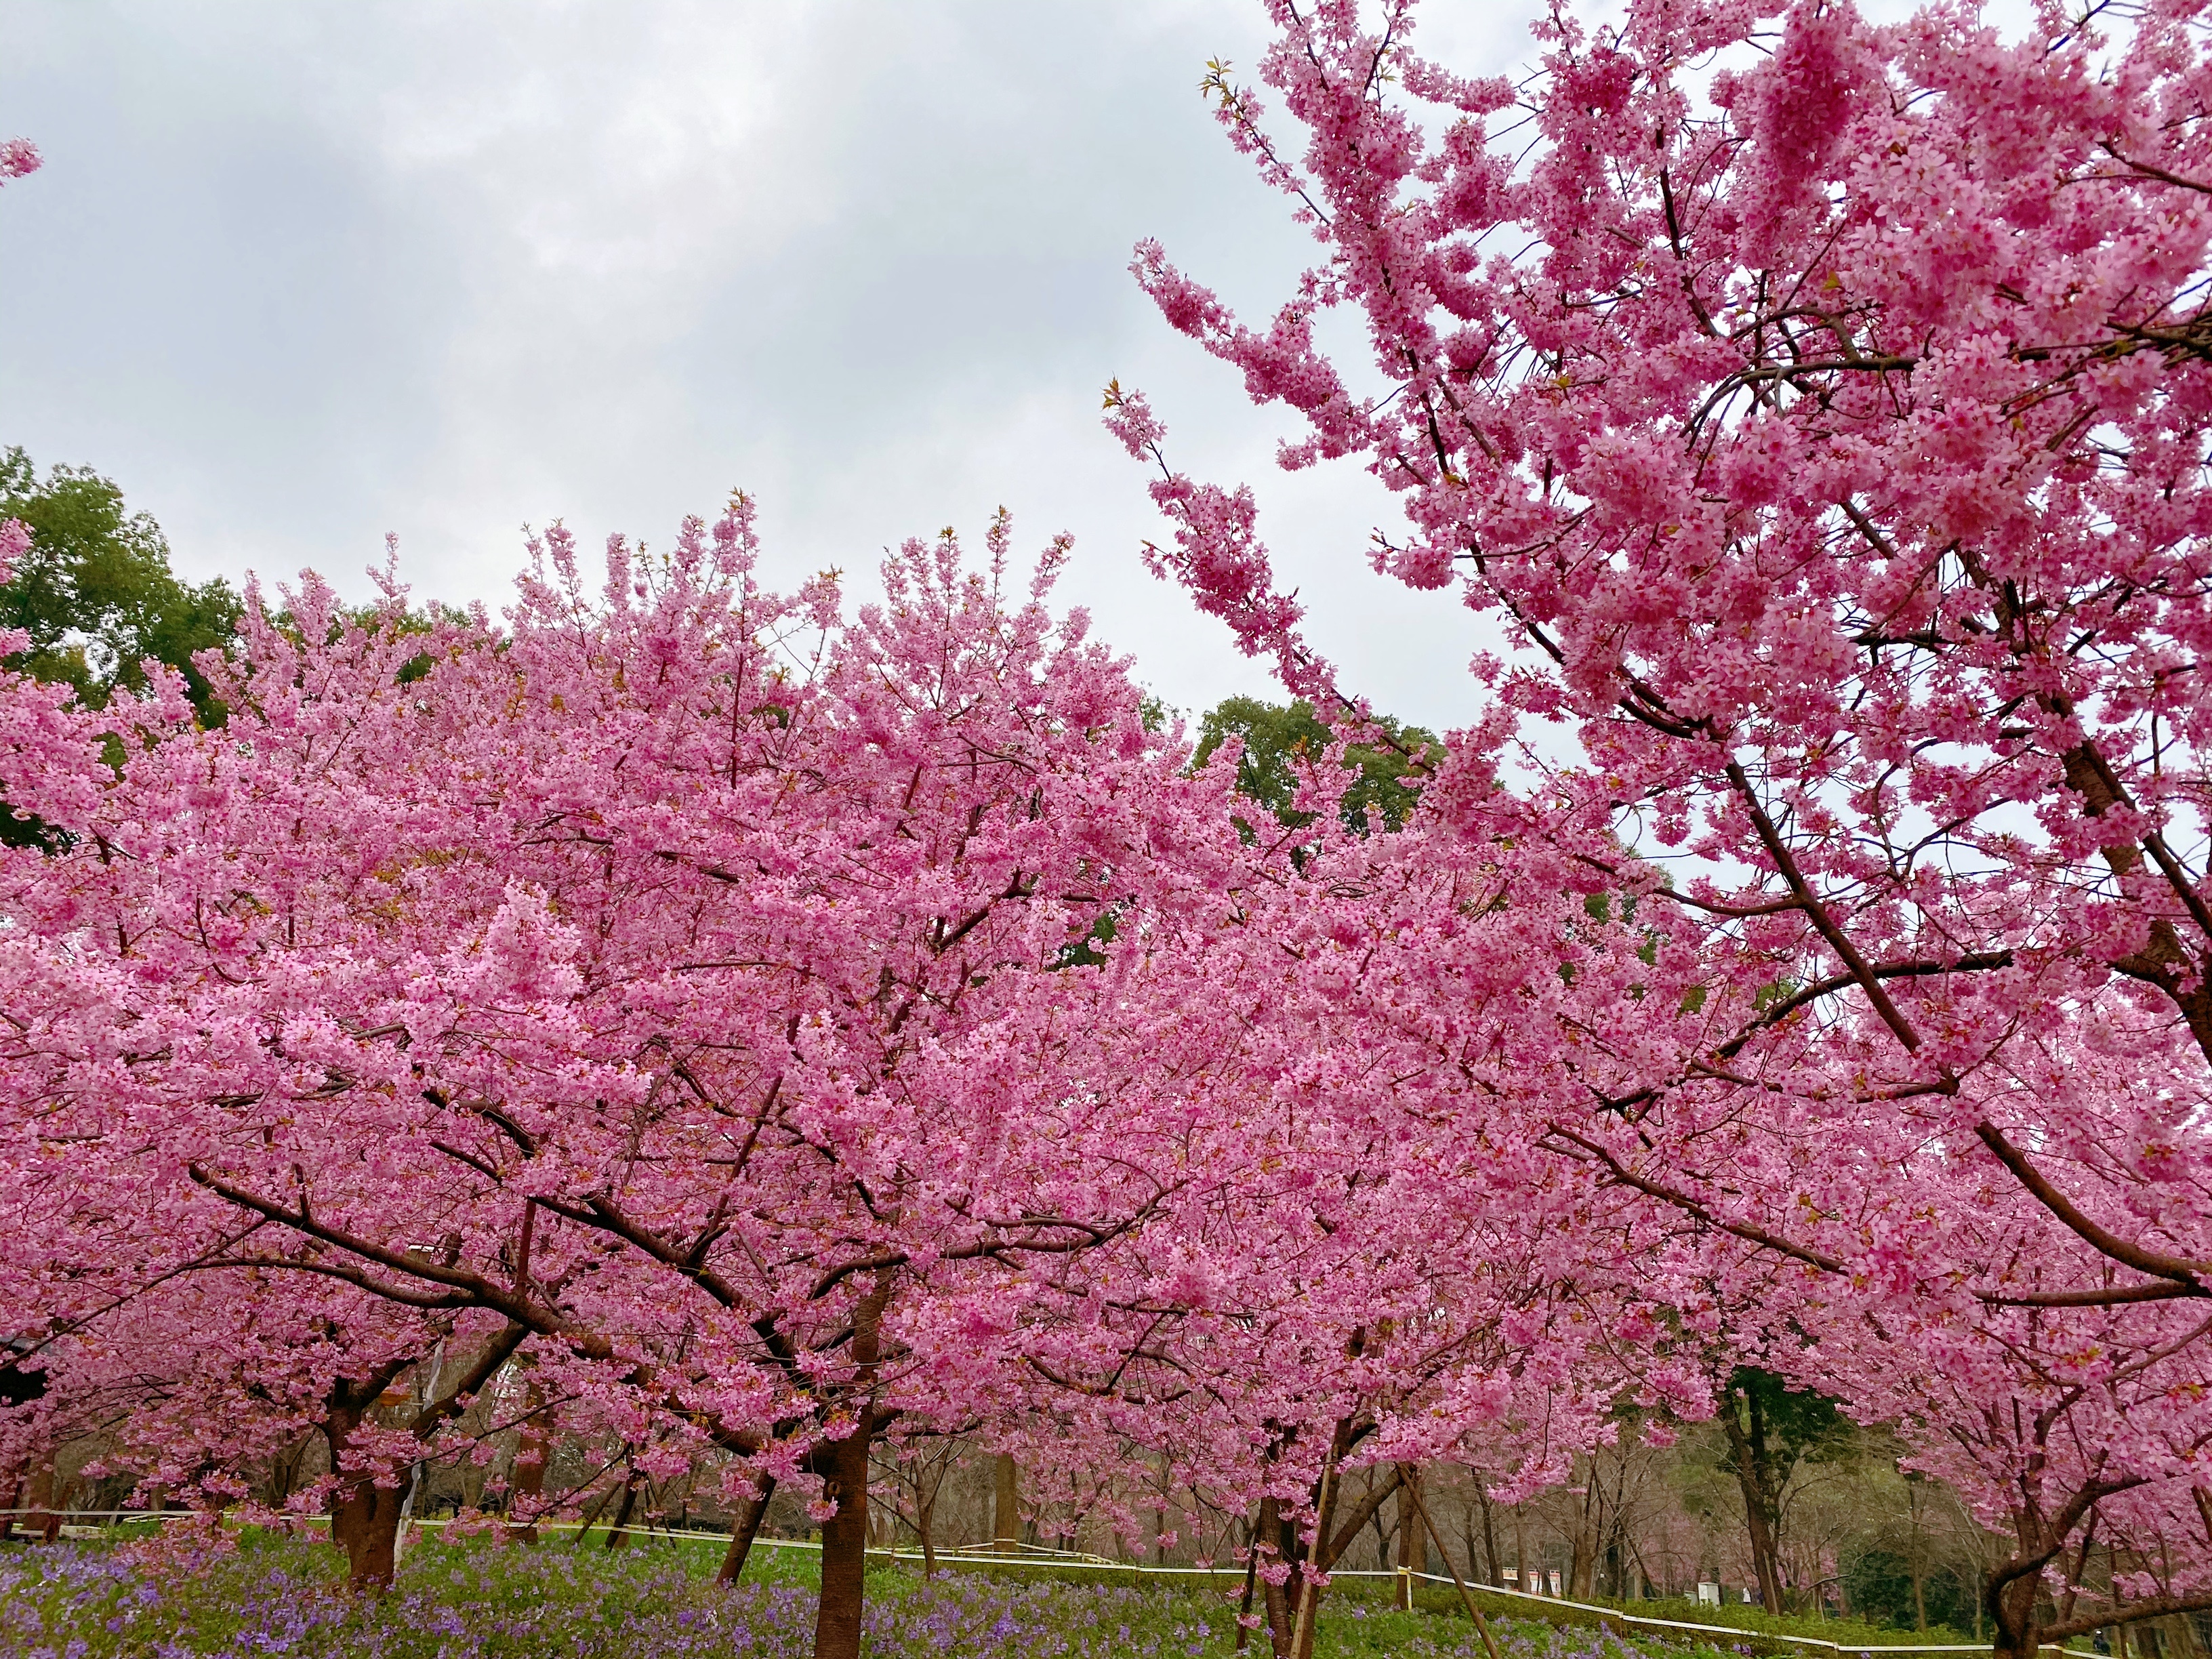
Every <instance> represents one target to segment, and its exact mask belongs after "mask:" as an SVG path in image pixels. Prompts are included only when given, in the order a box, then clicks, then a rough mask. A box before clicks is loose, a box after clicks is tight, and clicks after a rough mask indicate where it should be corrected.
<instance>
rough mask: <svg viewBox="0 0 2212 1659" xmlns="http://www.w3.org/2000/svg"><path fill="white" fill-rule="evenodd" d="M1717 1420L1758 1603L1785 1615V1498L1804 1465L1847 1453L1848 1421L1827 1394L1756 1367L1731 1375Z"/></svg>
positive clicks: (1724, 1459)
mask: <svg viewBox="0 0 2212 1659" xmlns="http://www.w3.org/2000/svg"><path fill="white" fill-rule="evenodd" d="M1720 1422H1721V1430H1722V1432H1723V1434H1725V1435H1726V1436H1727V1437H1728V1452H1727V1455H1726V1456H1725V1457H1724V1458H1723V1460H1722V1468H1724V1469H1726V1470H1727V1471H1728V1472H1729V1474H1733V1475H1735V1478H1736V1484H1737V1486H1738V1487H1739V1488H1740V1489H1741V1492H1742V1493H1743V1509H1744V1522H1745V1526H1746V1528H1747V1531H1748V1532H1749V1534H1750V1541H1751V1557H1752V1561H1753V1565H1754V1566H1755V1568H1756V1569H1757V1571H1758V1574H1759V1600H1760V1601H1762V1602H1763V1603H1764V1604H1765V1607H1766V1610H1767V1611H1768V1612H1769V1613H1783V1612H1786V1611H1788V1609H1787V1608H1786V1607H1784V1605H1783V1593H1782V1570H1781V1559H1780V1545H1781V1538H1780V1534H1781V1530H1782V1498H1783V1493H1784V1491H1785V1490H1786V1489H1787V1488H1788V1486H1789V1485H1790V1477H1791V1476H1792V1475H1794V1474H1796V1472H1797V1466H1798V1464H1799V1463H1800V1462H1820V1461H1822V1460H1824V1459H1828V1458H1833V1457H1838V1456H1841V1455H1845V1454H1846V1453H1847V1452H1848V1451H1849V1450H1850V1445H1851V1434H1852V1429H1851V1423H1850V1419H1848V1418H1846V1417H1844V1415H1843V1414H1842V1413H1840V1412H1838V1410H1837V1409H1836V1401H1833V1400H1832V1399H1830V1398H1829V1397H1828V1396H1827V1395H1824V1394H1814V1393H1811V1392H1809V1391H1808V1390H1803V1389H1793V1388H1791V1387H1790V1384H1789V1383H1787V1382H1785V1381H1784V1379H1783V1378H1781V1377H1779V1376H1776V1375H1775V1374H1774V1373H1773V1372H1772V1371H1768V1370H1760V1369H1759V1367H1758V1366H1756V1365H1739V1366H1737V1367H1736V1368H1735V1370H1734V1371H1733V1372H1731V1373H1730V1374H1729V1380H1728V1393H1727V1396H1726V1398H1725V1399H1724V1400H1723V1401H1722V1402H1721V1410H1720Z"/></svg>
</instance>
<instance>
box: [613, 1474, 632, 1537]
mask: <svg viewBox="0 0 2212 1659" xmlns="http://www.w3.org/2000/svg"><path fill="white" fill-rule="evenodd" d="M637 1488H638V1477H637V1476H636V1475H635V1474H633V1475H631V1476H630V1478H629V1480H625V1481H623V1497H622V1507H621V1508H620V1509H618V1510H616V1511H615V1522H614V1526H613V1528H611V1530H610V1531H609V1532H608V1534H607V1547H608V1548H609V1549H611V1550H618V1549H621V1548H623V1547H624V1546H625V1545H627V1544H628V1543H629V1517H630V1511H631V1510H635V1508H636V1507H637Z"/></svg>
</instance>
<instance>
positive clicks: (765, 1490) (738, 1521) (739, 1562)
mask: <svg viewBox="0 0 2212 1659" xmlns="http://www.w3.org/2000/svg"><path fill="white" fill-rule="evenodd" d="M760 1483H761V1486H760V1490H759V1491H758V1492H756V1493H754V1494H753V1496H752V1497H750V1498H747V1499H745V1501H744V1503H743V1504H740V1505H739V1506H738V1513H737V1516H736V1517H735V1518H734V1519H733V1520H732V1522H731V1524H730V1547H729V1548H728V1549H727V1550H726V1551H724V1552H723V1554H722V1565H721V1568H720V1571H717V1572H716V1573H715V1574H714V1582H715V1583H718V1584H734V1583H737V1582H738V1574H740V1573H742V1572H743V1571H744V1570H745V1558H746V1557H747V1556H748V1555H750V1554H751V1553H753V1540H754V1539H756V1538H757V1537H759V1536H760V1529H761V1522H762V1521H763V1520H764V1519H765V1518H766V1517H767V1515H768V1500H769V1498H773V1497H774V1496H775V1476H774V1475H770V1474H764V1475H763V1476H761V1477H760Z"/></svg>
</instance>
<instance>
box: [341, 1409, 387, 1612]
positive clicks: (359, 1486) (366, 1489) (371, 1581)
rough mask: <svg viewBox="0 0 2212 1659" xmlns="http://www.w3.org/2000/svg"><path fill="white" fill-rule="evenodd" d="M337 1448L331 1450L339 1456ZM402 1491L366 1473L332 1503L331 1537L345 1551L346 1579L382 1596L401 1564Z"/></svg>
mask: <svg viewBox="0 0 2212 1659" xmlns="http://www.w3.org/2000/svg"><path fill="white" fill-rule="evenodd" d="M337 1449H338V1447H337V1446H336V1445H333V1447H332V1449H331V1451H332V1455H333V1457H335V1456H336V1455H337ZM399 1504H400V1492H399V1488H398V1487H397V1486H378V1485H377V1484H376V1483H375V1482H374V1480H370V1479H369V1478H368V1476H366V1475H363V1476H362V1477H360V1478H359V1479H358V1480H354V1481H352V1482H350V1483H349V1484H348V1485H346V1486H342V1487H340V1488H339V1490H338V1492H337V1496H336V1498H334V1499H333V1500H332V1502H331V1541H332V1542H333V1543H335V1544H336V1545H337V1547H339V1548H340V1549H342V1550H343V1551H344V1552H345V1557H346V1581H347V1583H349V1584H351V1585H352V1586H353V1588H354V1589H356V1590H366V1591H369V1592H371V1593H373V1594H376V1595H381V1594H383V1592H384V1591H386V1590H387V1589H391V1588H392V1574H393V1572H394V1571H396V1570H397V1568H398V1544H399Z"/></svg>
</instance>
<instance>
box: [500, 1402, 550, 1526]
mask: <svg viewBox="0 0 2212 1659" xmlns="http://www.w3.org/2000/svg"><path fill="white" fill-rule="evenodd" d="M544 1403H545V1400H544V1395H542V1394H541V1393H540V1392H539V1391H538V1385H537V1384H536V1383H532V1384H531V1385H530V1392H529V1393H528V1394H526V1395H524V1396H523V1401H522V1410H523V1418H522V1430H521V1434H522V1438H521V1441H520V1443H519V1444H518V1445H517V1446H516V1447H515V1449H514V1474H513V1478H512V1479H511V1480H508V1482H507V1514H508V1515H509V1516H512V1515H513V1513H514V1510H515V1504H516V1500H517V1499H518V1498H519V1499H520V1500H521V1507H522V1511H523V1515H524V1517H525V1518H524V1520H523V1522H522V1524H521V1525H520V1526H519V1527H518V1526H515V1525H513V1524H512V1523H511V1522H510V1524H509V1525H508V1526H507V1528H506V1529H505V1530H506V1537H507V1542H508V1543H510V1544H534V1543H536V1542H537V1541H538V1519H537V1516H536V1513H535V1510H536V1506H537V1504H538V1498H541V1497H543V1496H544V1492H545V1462H546V1457H547V1454H548V1448H547V1446H546V1444H545V1430H544V1425H541V1424H540V1423H539V1422H538V1417H537V1413H538V1410H539V1409H540V1408H541V1407H543V1406H544Z"/></svg>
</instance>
